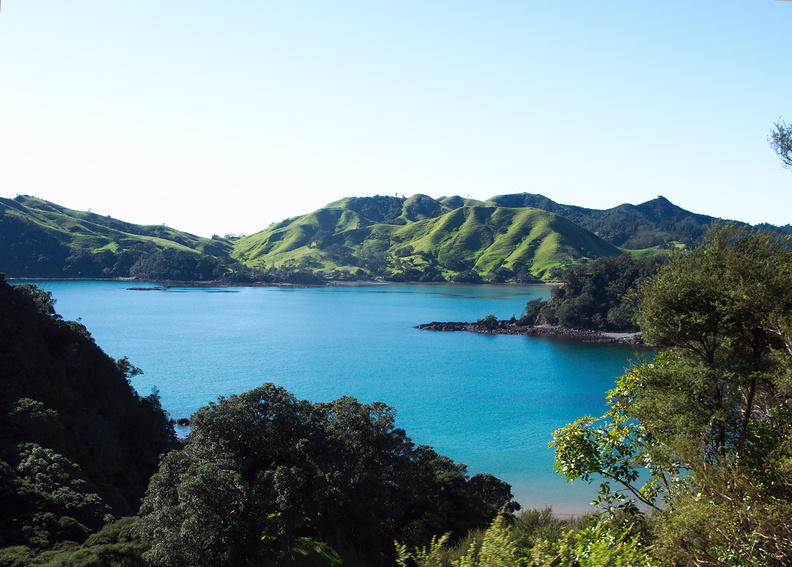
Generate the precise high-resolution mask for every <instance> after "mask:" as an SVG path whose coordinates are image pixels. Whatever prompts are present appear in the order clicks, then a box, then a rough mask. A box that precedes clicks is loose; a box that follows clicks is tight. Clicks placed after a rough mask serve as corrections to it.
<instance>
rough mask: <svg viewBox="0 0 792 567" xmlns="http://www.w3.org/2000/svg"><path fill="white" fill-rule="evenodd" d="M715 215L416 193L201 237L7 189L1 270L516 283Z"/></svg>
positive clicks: (693, 231)
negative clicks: (245, 232)
mask: <svg viewBox="0 0 792 567" xmlns="http://www.w3.org/2000/svg"><path fill="white" fill-rule="evenodd" d="M719 220H720V219H716V218H714V217H710V216H706V215H700V214H695V213H691V212H689V211H686V210H684V209H682V208H680V207H677V206H676V205H674V204H672V203H670V202H669V201H668V200H667V199H665V198H663V197H657V198H656V199H653V200H651V201H647V202H645V203H642V204H640V205H631V204H623V205H619V206H617V207H613V208H611V209H604V210H599V209H587V208H583V207H576V206H572V205H562V204H559V203H556V202H555V201H552V200H550V199H548V198H547V197H544V196H542V195H537V194H533V193H518V194H511V195H498V196H495V197H492V198H491V199H488V200H486V201H480V200H476V199H466V198H463V197H460V196H456V195H455V196H450V197H441V198H439V199H433V198H431V197H429V196H427V195H420V194H419V195H413V196H412V197H392V196H375V197H346V198H343V199H340V200H338V201H335V202H333V203H330V204H329V205H327V206H325V207H322V208H320V209H317V210H315V211H313V212H311V213H308V214H305V215H301V216H298V217H294V218H290V219H286V220H284V221H281V222H278V223H274V224H272V225H271V226H269V227H268V228H266V229H264V230H262V231H260V232H258V233H256V234H252V235H249V236H245V237H241V238H220V237H217V236H213V237H212V238H204V237H200V236H196V235H194V234H190V233H186V232H182V231H179V230H176V229H173V228H170V227H167V226H164V225H137V224H132V223H127V222H124V221H121V220H118V219H115V218H112V217H109V216H102V215H97V214H94V213H91V212H83V211H75V210H72V209H68V208H66V207H62V206H60V205H57V204H55V203H51V202H48V201H44V200H42V199H37V198H35V197H29V196H18V197H16V198H14V199H4V198H0V272H5V273H6V274H7V275H9V276H11V277H136V278H140V279H161V280H163V281H167V280H171V281H174V280H182V281H184V280H189V281H192V280H196V281H199V280H200V281H211V280H214V279H224V280H227V281H238V282H243V281H253V280H260V281H261V280H263V281H295V282H300V281H303V282H307V281H310V282H316V281H320V280H319V278H327V279H357V278H365V279H387V280H393V281H448V280H452V279H456V280H457V281H481V280H482V278H483V279H488V280H490V281H522V282H526V281H534V280H536V279H543V280H548V279H555V278H557V277H558V276H559V275H560V273H561V272H562V269H563V268H565V267H567V266H570V265H574V264H579V263H583V262H586V261H589V260H594V259H596V258H601V257H613V256H618V255H619V254H621V253H623V252H625V251H626V252H629V253H630V254H631V255H632V256H633V257H643V256H647V255H656V254H663V253H665V250H666V249H667V248H668V247H669V246H672V245H673V246H690V245H695V244H696V243H697V242H698V241H699V240H700V239H701V236H702V235H703V234H704V233H705V232H706V230H707V229H708V228H709V227H710V226H711V225H712V224H713V222H716V221H719ZM759 228H762V229H763V230H771V231H775V232H780V233H782V234H786V233H789V232H792V227H790V226H787V227H780V228H779V227H773V226H770V225H760V227H759ZM306 278H307V279H306Z"/></svg>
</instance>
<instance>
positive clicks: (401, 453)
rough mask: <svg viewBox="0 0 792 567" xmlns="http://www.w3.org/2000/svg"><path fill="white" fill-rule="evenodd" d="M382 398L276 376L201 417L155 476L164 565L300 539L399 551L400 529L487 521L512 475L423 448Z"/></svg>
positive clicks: (159, 558)
mask: <svg viewBox="0 0 792 567" xmlns="http://www.w3.org/2000/svg"><path fill="white" fill-rule="evenodd" d="M394 418H395V411H394V409H393V408H391V407H388V406H386V405H385V404H383V403H381V402H375V403H372V404H363V403H360V402H358V401H357V400H356V399H354V398H349V397H343V398H340V399H338V400H335V401H333V402H329V403H317V404H311V403H309V402H307V401H304V400H298V399H297V398H296V397H295V396H294V395H293V394H291V393H289V392H287V391H286V390H284V389H283V388H280V387H277V386H275V385H273V384H265V385H264V386H261V387H259V388H256V389H254V390H251V391H250V392H246V393H244V394H240V395H234V396H231V397H229V398H221V399H220V400H219V401H218V402H216V403H212V404H210V405H209V406H206V407H204V408H202V409H200V410H199V411H198V412H197V413H196V414H194V416H193V421H192V431H191V433H190V436H189V439H188V444H187V446H186V448H185V449H184V450H182V451H174V452H171V453H169V454H168V455H167V456H166V457H165V458H164V459H163V461H162V464H161V466H160V469H159V471H158V472H157V473H156V474H155V475H154V477H153V478H152V481H151V484H150V486H149V490H148V493H147V496H146V498H145V500H144V503H143V507H142V509H141V516H142V517H141V530H142V533H143V534H144V535H145V537H146V539H148V540H149V541H151V543H152V548H151V550H150V551H149V552H147V554H146V556H145V557H146V558H147V559H148V560H149V561H150V562H151V563H152V564H154V565H169V566H171V565H220V564H229V565H253V564H261V563H262V562H267V561H272V560H274V558H276V557H278V556H280V555H281V554H283V553H285V552H286V551H287V550H288V549H290V548H291V547H292V546H293V545H294V544H295V542H296V541H297V540H298V539H299V538H304V537H310V538H315V539H316V540H319V541H323V542H326V543H328V544H330V545H331V546H332V547H333V548H335V549H339V550H351V551H352V552H355V553H358V554H363V555H367V556H369V557H374V558H381V557H384V556H393V554H394V553H395V550H394V548H393V540H394V538H397V539H399V540H400V541H404V542H406V543H410V544H414V545H418V544H425V543H428V541H429V539H430V537H431V536H432V535H435V534H437V533H443V532H453V533H455V534H457V536H461V535H463V534H464V533H465V532H467V531H468V530H469V529H471V528H476V527H484V526H486V525H487V524H488V522H489V521H490V520H491V519H492V518H493V517H494V516H495V514H496V513H497V512H498V510H500V509H501V508H502V507H504V506H507V509H508V510H511V511H513V510H514V509H516V508H518V506H517V505H516V504H515V503H512V502H511V498H512V496H511V493H510V487H509V485H508V484H506V483H504V482H502V481H500V480H498V479H496V478H495V477H493V476H491V475H486V474H477V475H474V476H472V477H468V475H467V472H466V467H465V466H464V465H461V464H457V463H454V462H453V461H452V460H451V459H448V458H447V457H443V456H441V455H438V454H437V453H436V452H435V451H434V450H433V449H431V448H430V447H426V446H419V447H416V446H414V444H413V443H412V441H411V440H410V439H409V438H408V437H407V436H406V434H405V432H404V430H402V429H398V428H396V427H395V425H394Z"/></svg>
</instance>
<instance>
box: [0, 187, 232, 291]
mask: <svg viewBox="0 0 792 567" xmlns="http://www.w3.org/2000/svg"><path fill="white" fill-rule="evenodd" d="M231 248H232V242H231V240H229V239H228V238H220V237H217V236H214V237H212V238H211V239H210V238H202V237H199V236H196V235H194V234H189V233H187V232H182V231H179V230H175V229H172V228H170V227H167V226H164V225H138V224H132V223H128V222H124V221H120V220H118V219H114V218H112V217H110V216H101V215H97V214H94V213H91V212H84V211H75V210H72V209H68V208H66V207H62V206H60V205H56V204H55V203H51V202H49V201H44V200H42V199H37V198H35V197H29V196H24V195H20V196H18V197H16V198H15V199H4V198H0V270H3V271H4V272H5V273H6V274H7V275H9V276H14V277H55V278H63V277H82V278H108V277H135V276H137V277H140V278H143V279H145V278H164V279H180V278H179V276H181V279H185V280H212V279H221V278H222V277H223V276H224V275H226V274H231V275H234V274H236V273H239V272H244V270H242V269H241V267H240V266H233V265H232V262H231V260H230V259H229V258H228V253H229V252H230V250H231ZM169 276H176V277H169ZM232 279H233V278H232Z"/></svg>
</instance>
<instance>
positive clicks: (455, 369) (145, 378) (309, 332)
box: [36, 282, 648, 514]
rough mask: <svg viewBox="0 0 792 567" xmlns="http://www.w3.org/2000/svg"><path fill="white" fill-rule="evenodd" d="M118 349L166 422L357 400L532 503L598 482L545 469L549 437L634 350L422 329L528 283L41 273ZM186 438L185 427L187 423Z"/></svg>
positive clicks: (588, 405)
mask: <svg viewBox="0 0 792 567" xmlns="http://www.w3.org/2000/svg"><path fill="white" fill-rule="evenodd" d="M36 283H37V284H38V285H40V286H41V287H43V288H44V289H46V290H48V291H51V292H52V293H53V296H54V297H55V299H56V300H57V304H56V309H57V311H58V313H60V314H61V315H62V316H63V317H64V318H66V319H78V318H79V319H80V320H81V322H82V323H83V324H84V325H86V326H87V327H88V330H89V331H90V332H91V334H92V335H93V337H94V339H95V340H96V342H97V343H98V344H99V346H101V347H102V348H103V349H104V350H105V352H107V353H108V354H109V355H110V356H112V357H114V358H120V357H123V356H127V357H129V359H130V361H131V362H132V363H133V364H134V365H135V366H138V367H139V368H140V369H142V370H143V372H144V374H142V375H140V376H136V377H134V378H133V379H132V384H133V386H134V387H135V388H136V389H137V391H138V392H140V393H141V394H143V395H147V394H149V393H151V391H152V389H154V388H156V389H157V390H158V391H159V393H160V395H161V397H162V404H163V406H164V407H165V409H166V410H167V411H168V412H169V413H170V415H171V417H173V418H174V419H178V418H181V417H188V416H189V415H190V414H191V413H192V412H194V411H195V410H196V409H198V408H199V407H201V406H203V405H206V404H207V403H209V402H210V401H214V400H216V399H217V397H218V396H229V395H231V394H235V393H241V392H244V391H246V390H250V389H252V388H254V387H256V386H259V385H261V384H263V383H265V382H274V383H275V384H277V385H279V386H283V387H285V388H286V389H288V390H290V391H291V392H293V393H294V394H295V395H296V396H298V397H299V398H302V399H307V400H310V401H312V402H321V401H329V400H333V399H335V398H338V397H340V396H345V395H348V396H354V397H356V398H358V399H359V400H360V401H362V402H373V401H383V402H385V403H387V404H388V405H391V406H394V407H395V408H396V409H397V425H398V426H399V427H402V428H404V429H405V430H406V431H407V434H408V436H410V437H411V438H412V439H413V441H415V443H416V444H426V445H431V446H433V447H435V448H436V449H437V451H438V452H440V453H442V454H445V455H448V456H449V457H451V458H453V459H454V460H456V461H458V462H463V463H465V464H467V465H468V467H469V472H471V473H478V472H487V473H492V474H494V475H495V476H497V477H499V478H501V479H503V480H505V481H507V482H509V483H510V484H511V485H512V488H513V492H514V495H515V497H516V498H517V500H518V501H519V502H521V503H522V504H523V506H526V507H544V506H546V505H552V506H553V510H554V511H555V512H556V513H559V514H576V513H581V512H583V511H585V509H586V508H587V504H588V502H589V501H590V500H591V499H592V498H593V496H594V495H595V492H596V487H592V486H588V485H586V484H584V483H575V484H573V485H570V484H568V483H567V482H566V481H565V480H564V479H563V478H562V477H560V476H558V475H556V474H555V472H554V471H553V454H552V451H551V449H549V448H548V443H549V442H550V440H551V434H552V432H553V431H554V430H555V429H557V428H559V427H562V426H564V425H565V424H567V423H569V422H571V421H572V420H574V419H576V418H577V417H581V416H583V415H586V414H592V415H601V414H602V413H603V411H604V410H605V406H604V402H605V392H606V390H608V389H610V388H611V387H613V384H614V380H615V379H616V378H617V377H618V376H619V375H621V374H622V373H623V372H624V370H625V368H627V367H628V366H629V363H630V360H635V359H636V358H637V357H638V356H648V354H646V353H644V354H643V355H636V354H635V350H634V347H630V346H621V345H609V344H587V343H580V342H575V341H570V340H562V339H553V338H535V337H531V338H528V337H521V336H506V335H500V336H497V335H496V336H492V335H480V334H475V333H462V332H454V333H445V332H437V331H421V330H418V329H415V328H413V326H414V325H418V324H420V323H426V322H431V321H473V320H476V319H480V318H481V317H484V316H485V315H487V314H489V313H492V314H494V315H495V316H497V317H498V318H501V319H502V318H509V317H512V316H516V317H519V316H520V314H521V313H522V311H523V309H524V307H525V304H526V303H527V301H529V300H531V299H533V298H536V297H547V296H549V291H550V288H549V286H544V285H535V286H511V285H509V286H506V285H504V286H465V285H450V284H449V285H373V286H364V287H328V288H274V287H228V288H169V289H164V290H150V291H139V290H138V291H135V290H130V289H129V288H130V287H132V286H133V285H134V287H154V284H138V283H135V284H129V283H124V282H36ZM180 431H181V432H182V433H184V432H185V430H183V429H181V430H180Z"/></svg>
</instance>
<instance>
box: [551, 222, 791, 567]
mask: <svg viewBox="0 0 792 567" xmlns="http://www.w3.org/2000/svg"><path fill="white" fill-rule="evenodd" d="M639 300H640V307H639V320H640V324H641V328H642V330H643V331H644V337H645V339H646V340H647V341H649V342H650V343H651V344H654V345H656V346H659V347H663V348H665V349H667V350H666V351H665V352H663V353H662V354H661V355H659V356H658V357H657V358H656V359H655V360H654V361H653V362H652V363H646V364H643V365H640V366H637V367H635V368H633V369H632V370H631V371H630V372H628V373H627V374H626V375H625V376H623V377H622V378H620V379H619V381H618V383H617V386H616V388H615V389H613V390H612V391H610V392H609V393H608V404H609V410H608V412H607V413H606V414H605V415H604V416H603V417H602V418H600V419H594V418H591V417H588V416H587V417H585V418H581V419H579V420H578V421H576V422H575V423H573V424H571V425H569V426H567V427H565V428H563V429H561V430H559V431H557V432H556V433H555V434H554V442H553V445H554V447H555V449H556V468H557V469H558V470H559V472H561V473H562V474H564V475H566V476H567V478H568V479H570V480H571V479H576V478H580V479H583V480H586V481H590V480H593V479H594V478H595V477H597V476H599V477H603V478H604V479H605V480H604V482H603V483H602V485H601V498H600V499H599V503H600V504H605V505H607V506H609V507H613V506H619V507H622V508H626V509H628V510H630V511H633V512H635V511H636V510H637V509H636V507H635V505H634V503H635V501H638V502H640V503H641V504H643V505H644V506H645V507H650V508H654V509H655V510H657V511H658V519H659V521H658V522H657V526H658V527H657V532H656V533H657V536H658V549H659V550H660V552H661V553H664V554H665V557H666V559H667V560H669V561H683V562H688V563H692V564H696V565H724V564H740V565H786V564H789V562H790V561H791V560H792V529H791V528H790V527H789V525H788V522H786V521H780V520H779V519H780V518H784V517H786V518H788V517H790V514H792V411H790V409H789V408H790V402H792V380H790V374H791V371H792V354H791V353H792V348H790V347H791V346H792V341H790V329H792V326H791V325H790V322H791V321H792V252H791V251H790V240H789V239H788V238H779V237H774V236H772V235H769V234H764V233H760V232H752V231H751V230H749V229H747V228H744V227H736V226H733V225H728V226H724V227H714V228H713V229H711V230H710V232H709V234H708V236H707V238H706V239H705V241H704V243H703V244H702V245H701V246H700V247H699V248H697V249H695V250H694V251H693V252H691V253H678V254H675V255H673V256H672V258H671V260H670V261H669V263H668V264H667V265H666V266H664V267H663V268H661V269H660V271H659V272H658V273H657V275H656V276H654V277H653V278H652V279H650V280H649V281H648V282H646V283H645V284H644V285H643V286H641V288H640V291H639ZM642 468H645V469H646V471H647V473H646V474H644V475H643V476H641V475H639V470H640V469H642ZM611 483H616V485H617V486H619V487H620V488H617V489H614V488H612V486H611ZM730 558H731V559H730ZM734 558H740V561H741V562H740V563H733V562H731V561H732V560H733V559H734Z"/></svg>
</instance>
